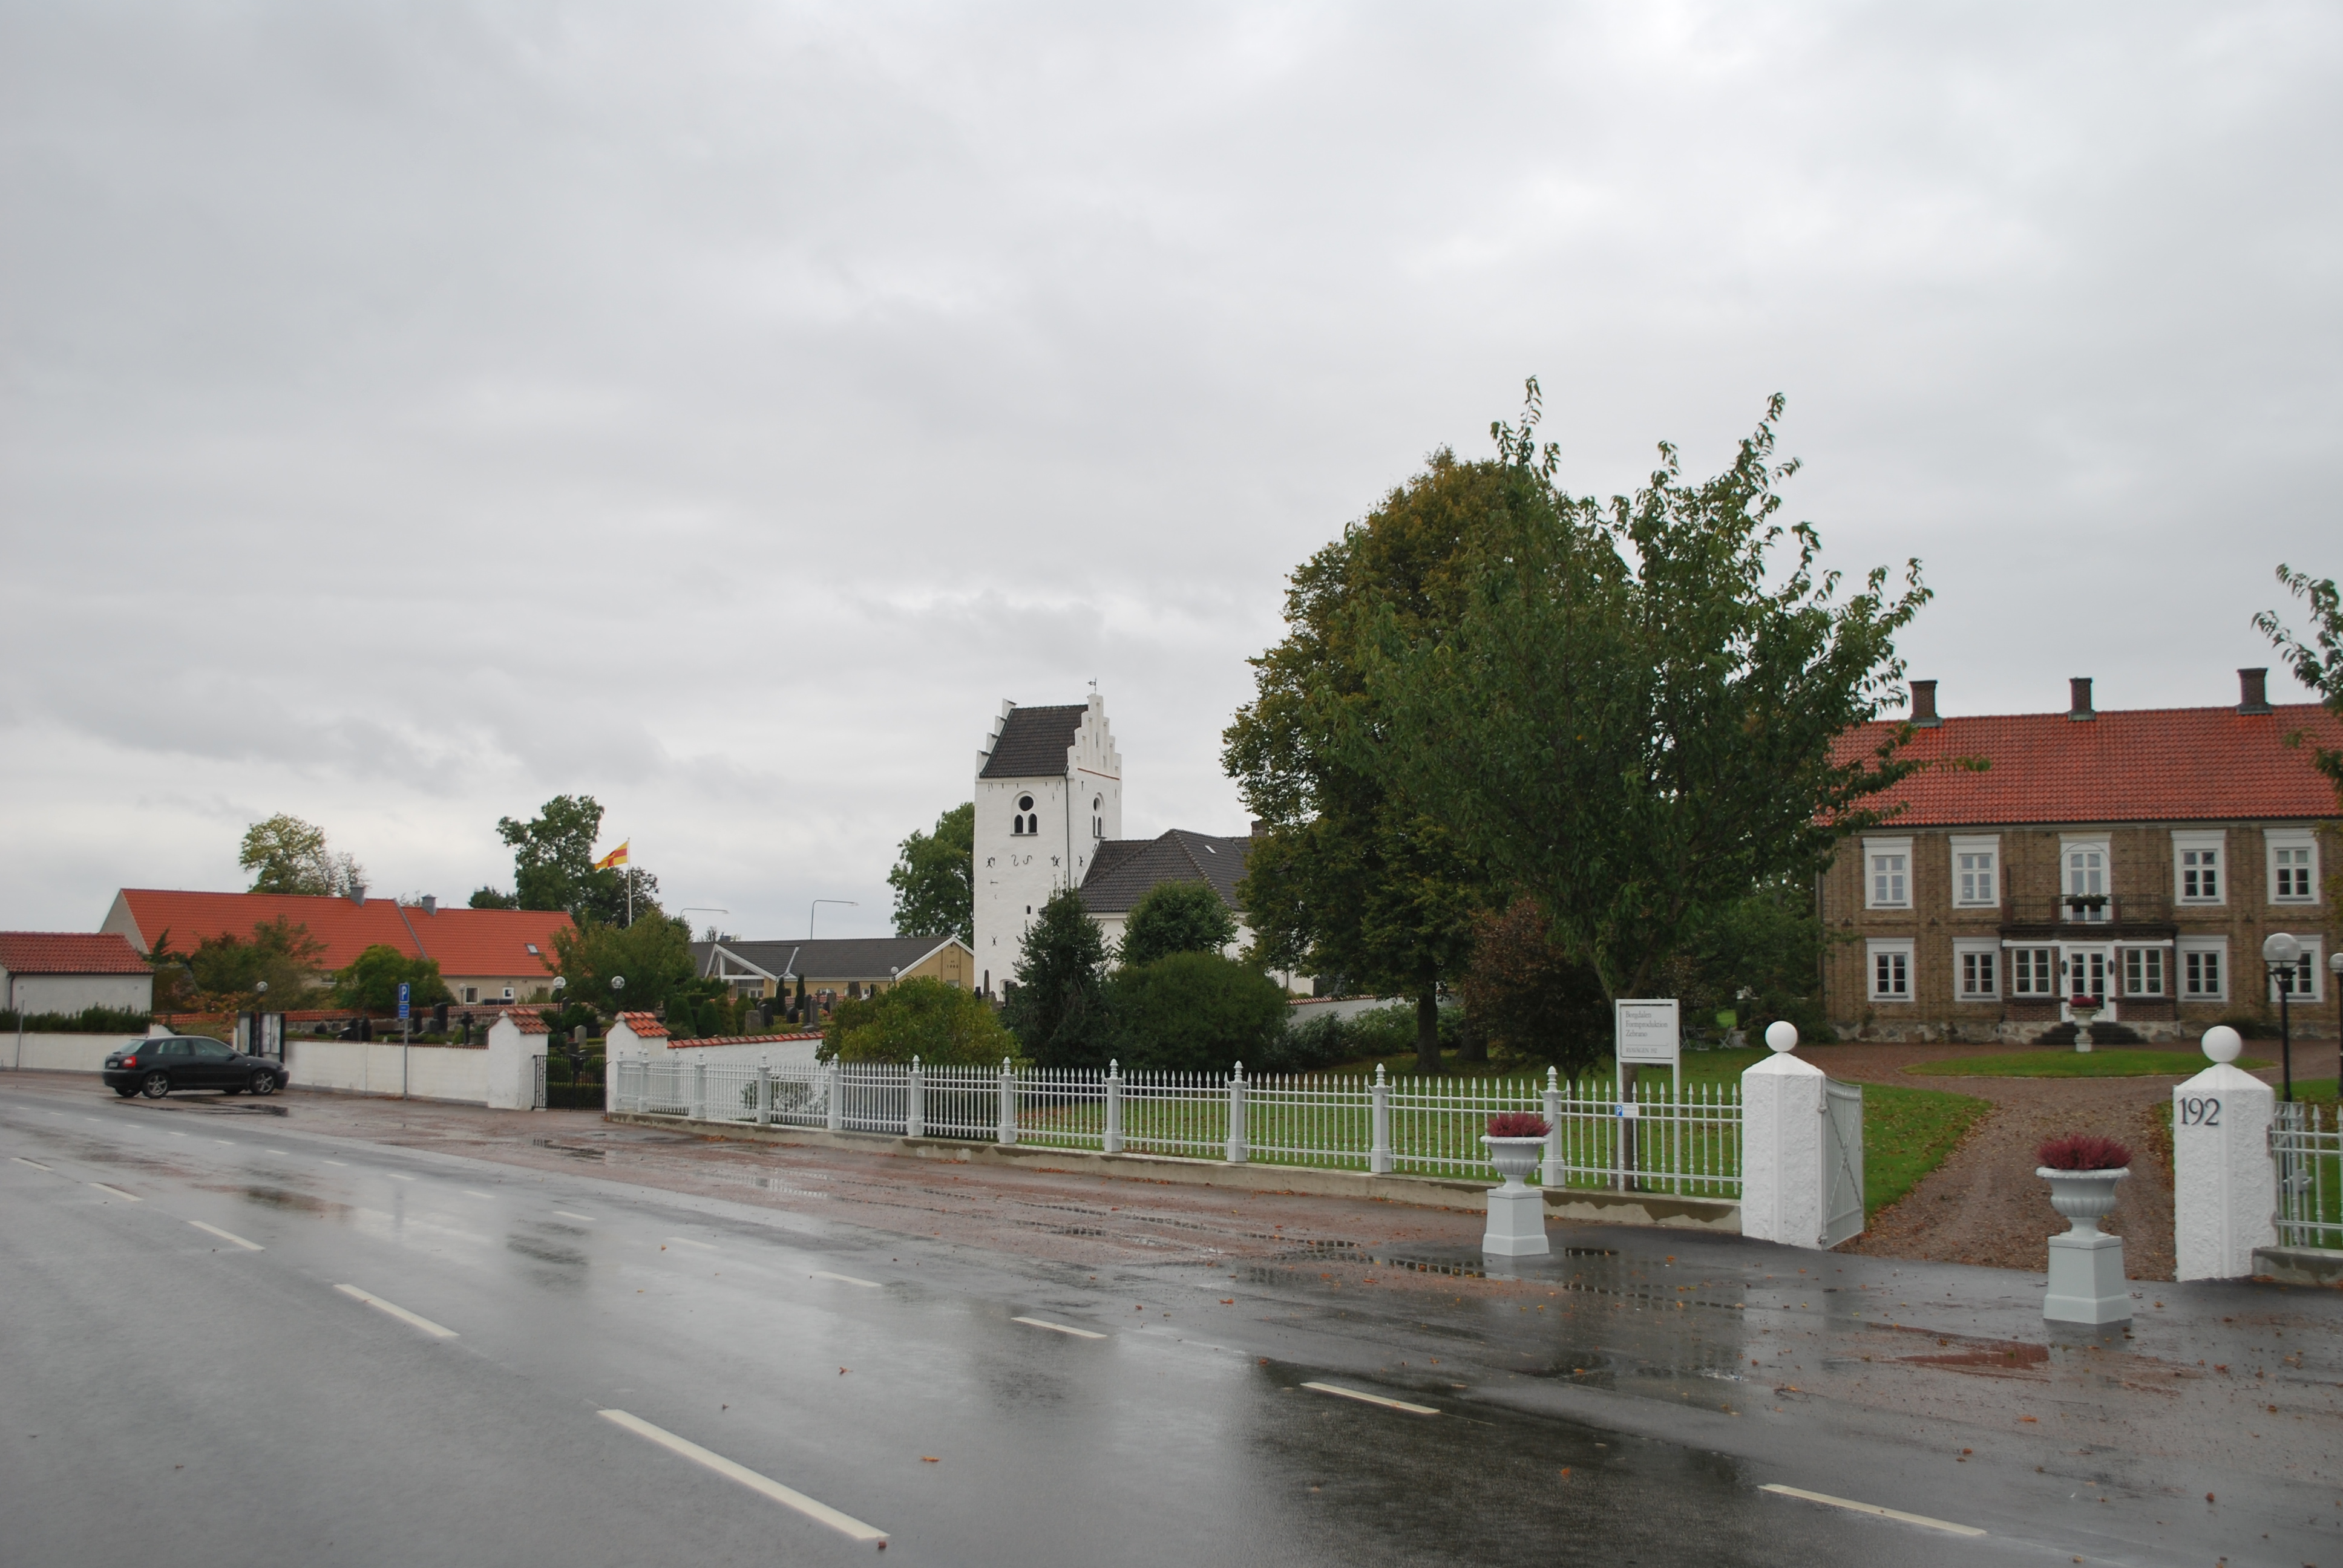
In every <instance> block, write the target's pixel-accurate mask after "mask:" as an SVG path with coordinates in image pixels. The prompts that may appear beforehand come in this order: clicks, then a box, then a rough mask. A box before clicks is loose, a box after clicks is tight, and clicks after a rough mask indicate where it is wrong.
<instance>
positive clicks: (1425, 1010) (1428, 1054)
mask: <svg viewBox="0 0 2343 1568" xmlns="http://www.w3.org/2000/svg"><path fill="white" fill-rule="evenodd" d="M1415 1070H1416V1071H1418V1072H1420V1073H1422V1074H1423V1076H1425V1077H1426V1078H1429V1077H1431V1076H1433V1074H1434V1073H1436V1072H1438V1071H1439V1070H1440V986H1439V983H1438V982H1437V981H1435V980H1425V981H1424V982H1423V990H1420V991H1418V992H1416V993H1415Z"/></svg>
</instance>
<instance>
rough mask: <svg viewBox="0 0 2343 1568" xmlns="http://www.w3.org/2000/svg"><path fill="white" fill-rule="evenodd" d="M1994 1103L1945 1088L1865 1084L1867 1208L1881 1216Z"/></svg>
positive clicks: (1932, 1167) (1936, 1164) (1915, 1184)
mask: <svg viewBox="0 0 2343 1568" xmlns="http://www.w3.org/2000/svg"><path fill="white" fill-rule="evenodd" d="M1992 1109H1993V1103H1992V1101H1985V1100H1979V1099H1977V1098H1976V1096H1975V1095H1973V1094H1953V1093H1950V1092H1948V1091H1945V1090H1941V1089H1903V1088H1898V1087H1896V1086H1894V1085H1890V1084H1885V1083H1866V1084H1865V1085H1864V1086H1863V1211H1864V1212H1865V1214H1866V1215H1876V1214H1878V1213H1879V1212H1880V1211H1882V1210H1884V1209H1885V1208H1886V1207H1887V1206H1888V1205H1889V1204H1891V1203H1893V1202H1895V1201H1896V1200H1897V1199H1899V1198H1901V1197H1903V1196H1904V1194H1905V1193H1906V1192H1909V1191H1911V1190H1912V1189H1913V1188H1915V1187H1916V1186H1918V1185H1919V1183H1920V1180H1921V1178H1922V1177H1924V1176H1926V1175H1927V1174H1928V1172H1929V1171H1934V1170H1935V1169H1936V1167H1937V1166H1939V1165H1942V1164H1943V1163H1944V1162H1945V1157H1946V1155H1948V1154H1950V1153H1951V1152H1952V1151H1953V1148H1954V1145H1956V1144H1957V1143H1959V1142H1960V1141H1961V1139H1962V1137H1963V1136H1964V1135H1965V1134H1966V1133H1967V1131H1968V1130H1969V1128H1970V1127H1971V1126H1973V1125H1974V1124H1975V1123H1976V1119H1977V1118H1978V1117H1980V1116H1983V1115H1984V1114H1985V1113H1986V1111H1991V1110H1992Z"/></svg>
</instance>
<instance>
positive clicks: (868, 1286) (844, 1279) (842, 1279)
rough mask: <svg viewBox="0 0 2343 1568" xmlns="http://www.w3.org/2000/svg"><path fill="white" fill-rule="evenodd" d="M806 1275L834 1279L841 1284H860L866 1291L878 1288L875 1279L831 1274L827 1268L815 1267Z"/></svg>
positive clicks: (878, 1285) (810, 1277) (812, 1277)
mask: <svg viewBox="0 0 2343 1568" xmlns="http://www.w3.org/2000/svg"><path fill="white" fill-rule="evenodd" d="M806 1277H807V1278H808V1279H809V1280H836V1281H837V1282H839V1283H840V1284H841V1285H860V1286H861V1287H862V1288H863V1289H864V1290H866V1291H875V1290H878V1289H880V1284H879V1282H878V1281H876V1280H858V1279H856V1278H855V1277H854V1276H853V1275H851V1274H833V1273H831V1272H830V1271H829V1270H828V1269H816V1270H815V1271H813V1272H812V1273H810V1274H809V1275H807V1276H806Z"/></svg>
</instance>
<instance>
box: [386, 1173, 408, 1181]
mask: <svg viewBox="0 0 2343 1568" xmlns="http://www.w3.org/2000/svg"><path fill="white" fill-rule="evenodd" d="M383 1174H384V1175H386V1176H387V1177H389V1178H390V1179H391V1180H392V1181H414V1180H415V1178H414V1177H412V1176H401V1175H400V1174H399V1173H398V1172H397V1171H384V1172H383Z"/></svg>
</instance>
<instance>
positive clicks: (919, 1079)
mask: <svg viewBox="0 0 2343 1568" xmlns="http://www.w3.org/2000/svg"><path fill="white" fill-rule="evenodd" d="M927 1087H928V1080H927V1075H926V1074H925V1073H923V1072H921V1071H920V1059H919V1058H918V1057H916V1056H915V1057H913V1058H911V1081H910V1091H909V1092H908V1094H907V1095H906V1097H905V1099H904V1101H903V1136H904V1137H906V1138H925V1137H926V1136H927V1135H928V1099H927Z"/></svg>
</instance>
